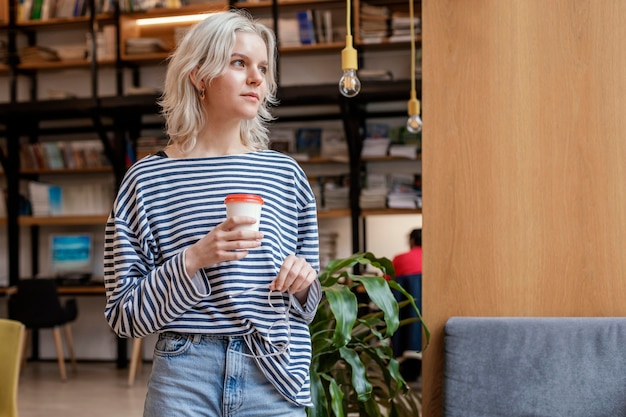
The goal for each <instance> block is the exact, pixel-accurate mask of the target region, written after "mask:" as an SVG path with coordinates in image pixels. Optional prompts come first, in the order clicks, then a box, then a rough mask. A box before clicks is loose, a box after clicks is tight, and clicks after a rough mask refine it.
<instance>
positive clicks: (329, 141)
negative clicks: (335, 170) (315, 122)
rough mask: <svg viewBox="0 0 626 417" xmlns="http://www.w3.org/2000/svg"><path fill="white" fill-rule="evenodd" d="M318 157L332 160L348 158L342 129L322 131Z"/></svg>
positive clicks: (346, 143)
mask: <svg viewBox="0 0 626 417" xmlns="http://www.w3.org/2000/svg"><path fill="white" fill-rule="evenodd" d="M320 155H321V156H324V157H327V158H334V159H342V158H344V159H347V158H348V142H346V138H345V135H344V132H343V130H342V129H323V130H322V137H321V151H320Z"/></svg>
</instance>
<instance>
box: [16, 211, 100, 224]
mask: <svg viewBox="0 0 626 417" xmlns="http://www.w3.org/2000/svg"><path fill="white" fill-rule="evenodd" d="M107 219H108V214H94V215H71V216H50V217H43V216H41V217H40V216H20V217H19V218H18V224H19V225H20V226H82V225H85V226H87V225H102V226H104V225H105V224H106V222H107Z"/></svg>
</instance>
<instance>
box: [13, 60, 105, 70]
mask: <svg viewBox="0 0 626 417" xmlns="http://www.w3.org/2000/svg"><path fill="white" fill-rule="evenodd" d="M113 65H115V60H114V59H100V60H98V66H113ZM89 66H91V61H89V60H88V59H74V60H67V61H38V62H26V63H23V64H19V65H18V66H17V69H18V70H20V71H34V70H37V71H42V70H65V69H71V68H88V67H89Z"/></svg>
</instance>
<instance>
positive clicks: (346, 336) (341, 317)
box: [324, 285, 358, 347]
mask: <svg viewBox="0 0 626 417" xmlns="http://www.w3.org/2000/svg"><path fill="white" fill-rule="evenodd" d="M324 294H325V295H326V298H327V299H328V305H329V306H330V309H331V311H332V312H333V314H334V316H335V320H336V321H337V325H336V326H335V334H334V337H333V340H334V342H335V344H336V345H337V346H338V347H342V346H345V345H347V344H348V342H349V341H350V339H351V338H352V327H353V326H354V322H355V321H356V316H357V312H358V303H357V300H356V296H355V295H354V293H353V292H352V291H350V288H348V287H346V286H345V285H333V286H332V287H329V288H326V289H325V290H324Z"/></svg>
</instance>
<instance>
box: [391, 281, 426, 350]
mask: <svg viewBox="0 0 626 417" xmlns="http://www.w3.org/2000/svg"><path fill="white" fill-rule="evenodd" d="M389 286H390V287H391V288H393V289H394V290H397V291H400V292H401V293H402V294H404V296H405V297H406V298H407V299H408V300H409V302H410V303H411V306H412V307H413V310H415V312H416V313H417V317H419V319H420V321H421V322H422V328H423V329H424V336H425V339H426V344H425V345H424V349H426V347H427V346H428V344H429V343H430V330H428V326H426V323H424V319H423V318H422V312H421V311H420V309H419V308H418V307H417V305H416V304H415V298H414V297H413V295H411V294H410V293H409V292H408V291H407V290H405V289H404V288H403V287H402V286H401V285H400V284H398V283H397V282H396V281H394V280H390V281H389Z"/></svg>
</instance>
